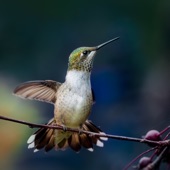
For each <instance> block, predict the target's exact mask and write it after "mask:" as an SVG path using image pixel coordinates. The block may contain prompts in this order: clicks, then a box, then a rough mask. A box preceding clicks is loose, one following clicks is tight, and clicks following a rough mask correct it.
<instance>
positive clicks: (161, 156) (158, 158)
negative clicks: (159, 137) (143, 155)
mask: <svg viewBox="0 0 170 170" xmlns="http://www.w3.org/2000/svg"><path fill="white" fill-rule="evenodd" d="M167 150H168V146H166V147H165V148H164V149H163V150H162V152H161V153H160V154H159V156H157V158H156V159H155V160H154V161H153V162H152V163H150V164H149V165H148V166H147V167H146V168H144V170H150V169H155V168H157V167H158V166H159V163H160V161H161V160H162V159H163V158H164V154H165V152H166V151H167Z"/></svg>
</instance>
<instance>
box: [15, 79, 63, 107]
mask: <svg viewBox="0 0 170 170" xmlns="http://www.w3.org/2000/svg"><path fill="white" fill-rule="evenodd" d="M60 85H61V83H59V82H56V81H52V80H44V81H43V80H40V81H28V82H25V83H23V84H21V85H19V86H17V87H16V88H15V90H14V94H15V95H16V96H19V97H21V98H27V99H34V100H40V101H44V102H49V103H52V104H53V103H55V101H56V96H55V95H56V92H57V90H58V88H59V87H60Z"/></svg>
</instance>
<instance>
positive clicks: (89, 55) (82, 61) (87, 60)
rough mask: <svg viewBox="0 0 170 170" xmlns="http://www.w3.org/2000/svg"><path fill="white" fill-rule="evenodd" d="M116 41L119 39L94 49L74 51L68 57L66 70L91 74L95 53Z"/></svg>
mask: <svg viewBox="0 0 170 170" xmlns="http://www.w3.org/2000/svg"><path fill="white" fill-rule="evenodd" d="M117 39H119V37H116V38H114V39H111V40H109V41H107V42H105V43H102V44H100V45H98V46H96V47H79V48H77V49H75V50H74V51H73V52H72V53H71V54H70V56H69V64H68V70H78V71H87V72H91V70H92V67H93V59H94V56H95V54H96V51H97V50H99V49H100V48H102V47H104V46H105V45H107V44H109V43H111V42H113V41H115V40H117Z"/></svg>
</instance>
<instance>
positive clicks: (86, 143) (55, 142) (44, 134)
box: [27, 119, 107, 152]
mask: <svg viewBox="0 0 170 170" xmlns="http://www.w3.org/2000/svg"><path fill="white" fill-rule="evenodd" d="M54 124H55V122H54V119H52V120H50V121H49V123H48V125H54ZM82 130H86V131H90V132H93V133H100V134H105V133H104V132H102V131H101V130H100V129H99V128H98V127H97V126H95V125H94V124H93V123H92V122H91V121H89V120H87V121H86V122H85V123H84V124H83V125H82ZM105 140H107V138H106V137H99V136H95V135H88V134H85V133H77V132H64V131H62V130H54V129H46V128H40V129H39V130H37V131H36V132H35V133H34V134H33V135H32V136H31V137H30V138H29V139H28V141H27V143H28V144H29V145H28V148H34V152H36V151H38V150H40V149H42V148H44V150H45V151H46V152H48V151H50V150H51V149H53V148H54V147H55V149H56V150H65V149H66V148H67V147H68V146H69V147H70V148H71V149H73V150H74V151H76V152H79V151H80V149H81V147H84V148H86V149H88V150H89V151H93V144H95V145H97V146H99V147H103V146H104V144H103V142H102V141H105Z"/></svg>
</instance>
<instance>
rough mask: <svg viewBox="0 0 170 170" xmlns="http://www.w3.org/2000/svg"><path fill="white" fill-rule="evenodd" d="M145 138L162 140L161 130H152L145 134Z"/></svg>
mask: <svg viewBox="0 0 170 170" xmlns="http://www.w3.org/2000/svg"><path fill="white" fill-rule="evenodd" d="M144 139H147V140H153V141H160V140H161V136H160V133H159V131H157V130H150V131H148V132H147V134H146V135H145V136H144Z"/></svg>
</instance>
